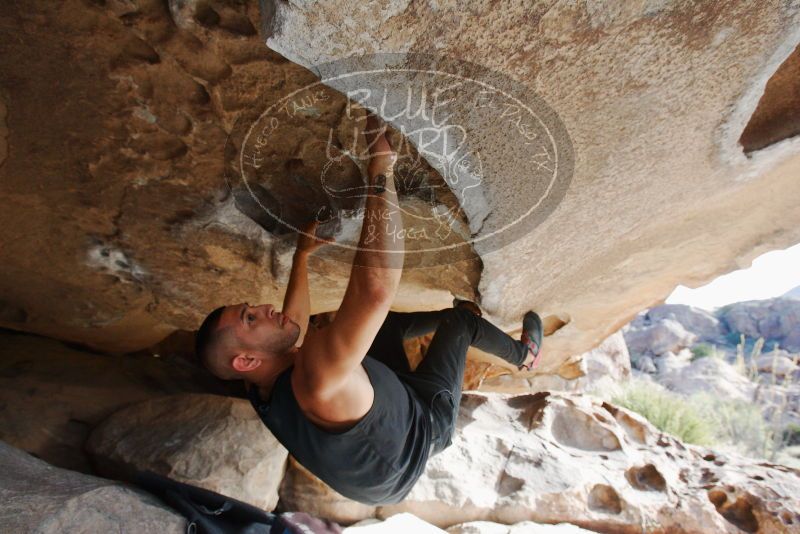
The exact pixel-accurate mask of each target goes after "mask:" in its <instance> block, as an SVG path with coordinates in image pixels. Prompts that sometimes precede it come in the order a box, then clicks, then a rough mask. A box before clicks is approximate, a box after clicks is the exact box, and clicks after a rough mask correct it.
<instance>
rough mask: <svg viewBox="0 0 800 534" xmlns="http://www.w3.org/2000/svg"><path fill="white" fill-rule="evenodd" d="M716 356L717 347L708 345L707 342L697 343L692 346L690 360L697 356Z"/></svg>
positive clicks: (695, 358)
mask: <svg viewBox="0 0 800 534" xmlns="http://www.w3.org/2000/svg"><path fill="white" fill-rule="evenodd" d="M709 356H711V357H716V356H717V348H716V347H713V346H711V345H709V344H708V343H698V344H697V345H695V346H694V347H692V361H695V360H697V359H699V358H708V357H709Z"/></svg>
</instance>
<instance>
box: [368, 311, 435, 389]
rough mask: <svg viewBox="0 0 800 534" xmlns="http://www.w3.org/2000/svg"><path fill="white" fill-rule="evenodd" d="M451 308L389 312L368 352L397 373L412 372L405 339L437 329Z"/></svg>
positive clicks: (405, 373)
mask: <svg viewBox="0 0 800 534" xmlns="http://www.w3.org/2000/svg"><path fill="white" fill-rule="evenodd" d="M447 311H449V310H439V311H430V312H412V313H398V312H389V314H388V315H387V316H386V320H385V321H384V322H383V325H381V328H380V330H379V331H378V334H377V335H376V336H375V339H374V340H373V341H372V345H371V346H370V348H369V350H368V351H367V354H368V355H369V356H371V357H372V358H374V359H376V360H378V361H380V362H381V363H383V364H385V365H386V366H387V367H389V369H391V370H393V371H394V372H395V373H397V374H404V375H407V374H409V373H411V368H410V367H409V365H408V358H407V357H406V353H405V350H404V349H403V340H404V339H409V338H414V337H418V336H422V335H425V334H429V333H431V332H433V331H434V330H436V327H437V326H438V325H439V322H440V320H441V318H442V314H443V313H445V312H447Z"/></svg>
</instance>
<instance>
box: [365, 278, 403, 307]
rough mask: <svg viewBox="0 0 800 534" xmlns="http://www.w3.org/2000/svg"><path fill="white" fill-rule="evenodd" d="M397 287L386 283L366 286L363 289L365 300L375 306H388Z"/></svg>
mask: <svg viewBox="0 0 800 534" xmlns="http://www.w3.org/2000/svg"><path fill="white" fill-rule="evenodd" d="M395 293H397V287H396V286H394V285H392V284H386V283H378V282H376V283H373V284H368V285H367V287H366V288H365V298H366V299H367V300H368V302H370V303H372V304H374V305H375V306H390V305H391V304H392V301H393V300H394V296H395Z"/></svg>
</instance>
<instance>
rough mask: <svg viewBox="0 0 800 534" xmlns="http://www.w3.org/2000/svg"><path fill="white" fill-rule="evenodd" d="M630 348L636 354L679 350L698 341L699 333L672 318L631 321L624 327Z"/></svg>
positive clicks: (654, 353) (657, 353)
mask: <svg viewBox="0 0 800 534" xmlns="http://www.w3.org/2000/svg"><path fill="white" fill-rule="evenodd" d="M622 331H623V333H624V335H625V343H626V344H627V345H628V350H629V351H630V352H631V353H632V354H635V355H644V354H648V355H659V354H664V353H666V352H678V351H680V350H681V349H684V348H686V347H690V346H691V345H692V344H693V343H694V342H695V341H697V335H696V334H695V333H693V332H690V331H688V330H686V328H684V326H683V325H682V324H681V323H679V322H678V321H676V320H675V319H671V318H664V319H660V320H657V321H654V322H650V323H646V324H636V323H635V322H634V323H631V324H630V325H627V326H626V327H625V328H623V329H622Z"/></svg>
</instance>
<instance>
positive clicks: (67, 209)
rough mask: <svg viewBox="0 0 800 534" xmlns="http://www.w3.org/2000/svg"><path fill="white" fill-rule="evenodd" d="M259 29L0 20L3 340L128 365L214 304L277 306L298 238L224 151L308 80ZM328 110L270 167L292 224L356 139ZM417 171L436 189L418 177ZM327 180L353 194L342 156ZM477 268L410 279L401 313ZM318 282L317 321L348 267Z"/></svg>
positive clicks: (41, 5)
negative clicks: (103, 354)
mask: <svg viewBox="0 0 800 534" xmlns="http://www.w3.org/2000/svg"><path fill="white" fill-rule="evenodd" d="M258 21H259V9H258V3H257V1H256V0H251V1H248V2H234V3H230V2H226V1H211V2H193V1H190V2H177V1H176V2H161V1H154V0H134V1H131V2H122V1H108V2H88V3H87V2H83V1H82V0H67V1H66V2H62V3H59V4H57V5H56V4H53V3H51V2H46V1H37V2H34V3H29V4H26V6H25V8H24V9H22V8H21V6H12V5H10V6H8V9H6V10H4V16H3V17H2V20H0V32H2V34H3V35H4V36H7V39H3V42H2V43H0V70H2V72H3V80H2V82H0V84H1V85H2V90H0V101H2V102H0V158H2V159H0V192H1V193H2V195H3V198H4V199H5V200H6V202H5V205H6V208H7V209H4V210H3V211H2V215H0V222H1V223H2V224H0V228H2V230H0V241H1V242H2V243H3V247H2V250H0V264H2V265H3V267H2V269H3V276H1V277H0V326H4V327H7V328H14V329H18V330H24V331H28V332H36V333H40V334H45V335H48V336H51V337H56V338H59V339H67V340H71V341H79V342H82V343H86V344H89V345H91V346H93V347H95V348H98V349H103V350H106V351H131V350H136V349H140V348H143V347H147V346H150V345H151V344H153V343H155V342H157V341H159V340H161V339H162V338H164V337H165V336H166V335H168V334H169V333H170V332H173V331H175V330H177V329H184V330H195V329H196V328H197V327H198V326H199V324H200V321H201V320H202V318H203V317H204V316H205V315H206V314H207V313H208V312H209V311H211V310H212V309H214V308H216V307H217V306H220V305H222V304H226V303H233V302H242V301H248V302H273V303H276V302H279V300H280V299H281V298H282V296H283V291H284V289H285V285H286V280H285V275H286V268H285V267H286V265H285V264H286V259H287V257H288V258H291V251H292V246H293V242H294V238H295V235H294V234H293V233H291V232H290V233H287V229H286V228H275V227H274V225H272V226H271V223H270V221H268V220H263V215H264V213H263V210H259V209H257V207H256V209H255V210H254V209H253V206H254V198H253V197H251V196H250V195H249V194H246V190H245V188H244V185H243V184H241V183H238V182H237V183H233V184H232V185H231V187H229V185H228V184H229V182H230V180H229V179H227V178H226V152H225V150H226V148H225V147H226V141H227V139H228V135H229V134H230V133H231V132H232V131H233V130H234V124H235V123H236V121H237V119H238V118H240V117H241V116H246V115H247V114H248V113H251V112H254V111H256V110H257V109H258V108H259V107H260V106H261V105H262V104H263V103H265V102H273V101H277V99H278V98H279V95H280V96H282V95H283V94H284V93H286V92H291V91H292V90H294V89H296V88H299V87H302V86H304V85H306V84H307V83H309V82H312V81H314V80H315V78H314V76H313V74H312V73H310V72H308V71H307V70H306V69H304V68H303V67H301V66H298V65H295V64H292V63H291V62H289V61H287V60H286V59H285V58H282V57H281V56H279V55H278V54H276V53H274V52H272V51H270V50H268V49H267V47H266V46H265V45H264V43H263V40H262V39H261V38H259V36H258V35H257V32H256V29H255V28H256V27H258V23H259V22H258ZM64 43H70V44H69V45H68V46H62V45H64ZM55 87H58V88H59V89H58V95H57V96H54V93H53V91H54V89H53V88H55ZM326 96H327V97H329V98H326V100H324V101H322V100H321V101H319V102H317V104H316V105H315V108H314V110H312V112H310V113H308V114H304V115H302V116H301V117H300V116H299V117H298V119H297V121H296V124H294V125H292V126H291V127H287V128H286V129H285V130H284V131H282V138H281V142H280V143H278V144H274V145H273V146H271V148H270V150H271V153H270V159H269V164H265V165H264V167H263V169H262V170H263V172H264V173H265V176H263V177H260V179H262V178H263V180H264V184H265V185H267V186H270V185H271V186H272V187H271V188H270V191H272V193H274V194H276V195H279V196H278V197H277V200H278V201H279V203H280V206H281V207H282V208H283V209H284V210H285V211H286V213H284V214H283V215H284V218H286V219H287V220H289V221H290V222H294V223H296V222H297V220H298V218H304V217H307V218H309V219H310V218H311V215H313V214H314V209H315V208H316V207H317V198H318V196H319V191H317V190H318V189H319V185H320V184H319V179H317V182H316V183H314V182H313V181H312V178H313V177H314V176H317V177H318V176H319V172H320V169H321V168H322V167H323V166H324V164H325V163H326V158H325V150H324V146H325V142H327V141H328V135H329V134H331V135H333V139H334V140H337V142H338V143H340V144H341V145H343V146H346V144H347V141H348V139H346V138H345V135H346V134H348V135H352V132H351V131H350V130H349V129H348V128H349V126H351V125H352V123H353V121H354V119H353V118H352V117H349V118H348V117H347V111H346V110H345V104H346V101H345V98H344V96H343V95H339V94H336V93H335V92H334V91H331V90H329V91H328V93H327V94H326ZM339 137H341V140H339ZM320 143H322V144H320ZM6 145H7V146H8V147H10V148H9V150H8V151H7V153H6V150H5V146H6ZM320 146H322V147H323V150H320ZM42 147H47V149H46V150H42ZM415 172H417V173H418V176H419V179H420V180H422V181H426V182H425V183H428V182H427V180H433V181H435V180H439V182H441V178H438V177H437V175H436V173H435V172H430V170H429V167H427V166H426V164H422V165H421V166H420V168H419V169H416V170H415ZM330 174H331V176H332V177H333V179H335V181H336V182H337V183H338V184H339V185H340V186H341V187H345V186H348V185H352V184H353V183H357V182H358V181H359V180H360V169H359V167H358V165H355V164H351V163H350V162H349V159H347V158H345V160H342V161H341V165H338V166H337V167H336V168H335V169H333V170H331V173H330ZM267 175H268V176H267ZM270 180H272V181H271V182H270ZM434 185H435V184H434ZM257 186H258V184H254V185H253V188H255V189H256V190H257V191H261V189H258V187H260V186H258V187H257ZM437 191H439V193H437V195H438V196H437V198H438V199H439V200H440V201H441V202H440V204H441V205H445V206H446V205H450V204H452V199H450V198H449V197H448V195H450V197H452V194H451V193H449V192H448V191H447V188H441V187H439V188H437ZM417 196H418V195H417ZM440 197H441V198H440ZM415 198H417V197H416V196H415V195H413V194H409V195H408V203H409V205H411V204H413V203H414V199H415ZM12 206H13V208H12ZM347 207H353V206H350V205H347ZM23 220H24V221H25V222H24V223H20V221H23ZM265 228H267V229H265ZM340 230H341V231H340V232H339V235H340V236H341V235H343V234H344V233H345V230H347V228H342V229H340ZM321 252H322V251H320V253H318V254H317V255H318V256H319V255H320V254H321ZM479 269H480V267H479V261H477V260H476V259H474V258H473V259H465V260H464V261H462V262H460V263H459V262H456V263H455V264H452V265H444V266H441V267H435V266H434V267H431V268H429V269H425V270H416V271H415V272H411V271H409V273H408V274H407V276H405V277H404V283H403V287H402V288H401V291H400V295H399V296H398V299H397V302H396V307H397V308H398V309H411V308H417V309H420V308H426V307H427V308H434V307H437V306H439V307H441V306H443V305H447V304H449V302H450V301H451V300H452V295H451V292H452V293H456V294H458V295H461V296H464V297H468V298H474V294H475V290H474V288H475V287H476V286H477V281H478V273H479ZM310 271H311V287H312V290H313V294H314V299H313V302H312V306H313V311H314V312H321V311H329V310H335V309H336V308H337V307H338V305H339V302H340V300H341V297H342V294H343V292H344V288H345V284H346V281H347V276H348V274H349V265H347V264H346V263H343V262H342V261H334V260H331V259H329V260H323V259H321V258H317V257H315V258H312V259H311V261H310Z"/></svg>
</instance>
